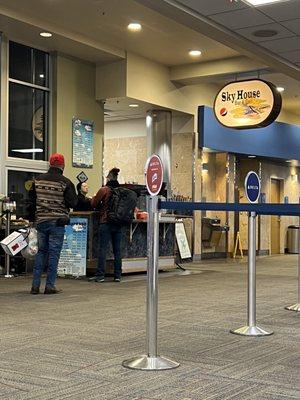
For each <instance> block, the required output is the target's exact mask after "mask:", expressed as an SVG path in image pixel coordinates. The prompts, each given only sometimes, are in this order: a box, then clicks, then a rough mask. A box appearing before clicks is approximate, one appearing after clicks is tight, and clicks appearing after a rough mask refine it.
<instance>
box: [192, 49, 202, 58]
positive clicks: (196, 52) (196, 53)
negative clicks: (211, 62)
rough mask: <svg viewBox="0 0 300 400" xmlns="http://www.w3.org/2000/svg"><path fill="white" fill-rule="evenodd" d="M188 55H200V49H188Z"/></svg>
mask: <svg viewBox="0 0 300 400" xmlns="http://www.w3.org/2000/svg"><path fill="white" fill-rule="evenodd" d="M189 55H190V56H192V57H199V56H201V51H200V50H190V51H189Z"/></svg>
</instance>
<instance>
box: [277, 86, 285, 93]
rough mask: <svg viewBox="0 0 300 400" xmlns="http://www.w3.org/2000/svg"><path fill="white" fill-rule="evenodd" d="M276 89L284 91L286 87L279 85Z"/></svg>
mask: <svg viewBox="0 0 300 400" xmlns="http://www.w3.org/2000/svg"><path fill="white" fill-rule="evenodd" d="M276 90H277V92H284V87H282V86H277V88H276Z"/></svg>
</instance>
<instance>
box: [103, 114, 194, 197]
mask: <svg viewBox="0 0 300 400" xmlns="http://www.w3.org/2000/svg"><path fill="white" fill-rule="evenodd" d="M192 125H193V120H192V121H191V119H190V118H189V117H186V116H184V117H174V118H172V132H173V137H172V138H173V143H172V146H173V148H172V152H173V156H172V190H173V192H175V193H176V194H180V195H183V196H185V197H191V196H192V174H193V136H194V135H193V133H191V129H192ZM104 131H105V135H104V174H106V172H107V171H108V170H109V169H110V168H112V167H114V166H117V167H118V168H120V169H121V171H120V182H137V183H140V184H144V183H145V178H144V168H145V163H146V160H147V138H146V120H145V119H144V118H138V119H131V120H122V121H113V122H106V123H105V128H104Z"/></svg>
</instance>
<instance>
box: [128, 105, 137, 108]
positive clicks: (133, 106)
mask: <svg viewBox="0 0 300 400" xmlns="http://www.w3.org/2000/svg"><path fill="white" fill-rule="evenodd" d="M129 107H132V108H137V107H139V105H138V104H129Z"/></svg>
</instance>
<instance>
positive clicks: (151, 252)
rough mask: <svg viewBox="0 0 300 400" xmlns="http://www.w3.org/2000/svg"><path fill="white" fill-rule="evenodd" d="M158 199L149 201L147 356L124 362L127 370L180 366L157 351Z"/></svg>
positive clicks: (150, 198)
mask: <svg viewBox="0 0 300 400" xmlns="http://www.w3.org/2000/svg"><path fill="white" fill-rule="evenodd" d="M157 205H158V197H157V196H150V197H149V198H148V199H147V209H148V228H147V242H148V262H147V330H146V335H147V339H146V350H147V354H145V355H141V356H137V357H134V358H131V359H129V360H125V361H123V363H122V365H123V366H124V367H126V368H131V369H140V370H163V369H172V368H176V367H178V366H179V363H177V362H176V361H172V360H169V359H168V358H165V357H162V356H159V355H158V349H157V313H158V255H159V219H158V209H157Z"/></svg>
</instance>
